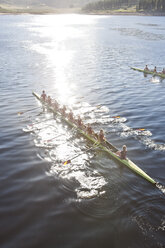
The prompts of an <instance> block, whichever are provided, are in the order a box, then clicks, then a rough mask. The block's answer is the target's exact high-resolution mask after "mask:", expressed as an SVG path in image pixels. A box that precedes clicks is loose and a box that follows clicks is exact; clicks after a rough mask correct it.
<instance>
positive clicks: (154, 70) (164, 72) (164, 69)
mask: <svg viewBox="0 0 165 248" xmlns="http://www.w3.org/2000/svg"><path fill="white" fill-rule="evenodd" d="M144 71H150V70H149V68H148V66H147V65H146V66H145V68H144ZM151 71H153V72H155V73H157V69H156V66H155V67H154V69H153V70H151ZM159 73H162V74H165V68H163V70H162V72H159Z"/></svg>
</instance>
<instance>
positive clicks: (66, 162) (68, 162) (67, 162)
mask: <svg viewBox="0 0 165 248" xmlns="http://www.w3.org/2000/svg"><path fill="white" fill-rule="evenodd" d="M96 142H97V141H96ZM96 142H95V143H94V145H93V146H92V147H90V148H88V149H86V150H85V151H84V152H81V153H80V154H78V155H76V156H74V157H73V158H71V159H68V160H67V161H65V162H64V165H66V164H70V163H71V160H73V159H75V158H77V157H79V156H81V155H82V154H84V153H85V152H87V151H90V150H92V149H93V148H94V146H95V144H96ZM99 145H100V144H97V145H96V147H97V146H99Z"/></svg>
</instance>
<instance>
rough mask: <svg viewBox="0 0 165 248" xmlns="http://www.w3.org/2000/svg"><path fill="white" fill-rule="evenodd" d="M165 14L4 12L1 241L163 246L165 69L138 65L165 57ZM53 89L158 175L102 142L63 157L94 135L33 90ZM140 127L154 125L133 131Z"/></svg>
mask: <svg viewBox="0 0 165 248" xmlns="http://www.w3.org/2000/svg"><path fill="white" fill-rule="evenodd" d="M164 23H165V19H164V17H136V16H129V17H126V16H85V15H58V16H56V15H49V16H47V15H45V16H32V15H29V16H23V15H22V16H12V15H4V16H0V30H1V32H0V92H1V101H0V115H1V124H0V161H1V166H0V189H1V190H0V220H1V221H0V230H1V232H0V247H1V248H13V247H14V248H15V247H16V248H19V247H20V248H24V247H28V248H29V247H30V248H31V247H40V248H41V247H50V248H51V247H58V248H60V247H61V248H65V247H67V248H68V247H72V248H73V247H76V248H77V247H78V248H79V247H95V248H96V247H99V248H100V247H105V248H106V247H108V248H109V247H112V248H113V247H114V248H120V247H122V248H126V247H130V248H135V247H150V248H151V247H154V248H155V247H161V248H163V247H165V238H164V237H165V188H164V185H165V180H164V174H165V128H164V123H165V114H164V110H165V80H160V78H152V76H151V75H149V76H147V77H144V75H143V74H142V73H140V72H136V71H133V70H131V69H130V67H131V66H134V67H139V68H143V67H144V66H145V65H146V64H148V67H149V68H153V67H154V66H155V65H156V66H157V69H158V70H162V68H163V67H165V45H164V44H165V26H164ZM43 89H45V90H46V92H47V94H49V95H51V96H52V97H53V98H56V99H57V100H58V101H59V102H60V103H61V104H66V105H67V107H69V108H70V109H72V110H73V112H74V114H75V115H78V114H80V115H81V116H82V118H83V119H84V122H85V123H91V124H92V126H93V128H94V129H95V130H96V131H98V130H99V129H100V128H103V129H104V130H105V132H106V136H107V139H108V140H109V141H111V142H112V143H113V144H114V145H116V146H117V147H118V148H121V146H122V145H123V144H127V147H128V156H129V157H130V158H131V159H132V160H133V161H134V162H135V163H136V164H137V165H139V166H140V167H141V168H142V169H143V170H144V171H146V172H147V173H148V174H149V175H150V176H151V177H152V178H154V179H155V180H156V181H157V182H158V183H159V185H158V186H157V187H155V186H153V185H151V184H150V183H149V182H147V181H145V180H144V179H143V178H141V177H139V176H137V175H135V174H134V173H132V171H130V170H128V169H127V168H125V167H123V166H121V165H119V164H117V163H116V162H114V161H112V160H111V158H109V157H108V156H107V154H105V153H104V152H102V151H100V150H91V151H89V152H84V153H83V154H82V155H81V156H79V157H77V158H76V159H74V160H72V163H71V164H69V165H66V166H64V165H63V161H65V160H67V159H69V158H72V157H74V156H75V155H76V154H79V153H81V152H83V151H85V150H86V149H87V148H88V147H89V145H90V144H89V143H88V142H87V141H86V140H84V139H83V137H80V136H79V135H78V134H77V133H76V130H74V129H71V128H69V127H68V126H67V125H66V124H64V123H63V122H61V120H60V119H59V118H57V117H56V118H53V116H52V114H51V113H49V112H43V111H42V108H41V106H40V105H39V103H38V102H37V100H36V99H35V98H34V97H33V96H32V91H33V90H34V91H36V92H38V93H41V91H42V90H43ZM36 107H38V109H34V108H36ZM30 110H31V111H30ZM18 111H23V112H24V114H22V115H20V116H19V115H17V112H18ZM113 116H120V118H118V119H117V118H113ZM136 127H138V128H145V131H143V132H138V131H134V130H132V131H127V132H124V131H125V130H129V129H131V128H136ZM111 132H116V133H111Z"/></svg>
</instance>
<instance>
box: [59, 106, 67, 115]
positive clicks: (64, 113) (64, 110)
mask: <svg viewBox="0 0 165 248" xmlns="http://www.w3.org/2000/svg"><path fill="white" fill-rule="evenodd" d="M60 112H61V114H62V115H64V116H65V115H66V106H65V105H64V106H63V107H62V109H60Z"/></svg>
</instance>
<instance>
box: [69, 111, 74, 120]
mask: <svg viewBox="0 0 165 248" xmlns="http://www.w3.org/2000/svg"><path fill="white" fill-rule="evenodd" d="M68 120H69V121H71V122H74V117H73V112H72V110H71V111H70V112H69V114H68Z"/></svg>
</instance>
